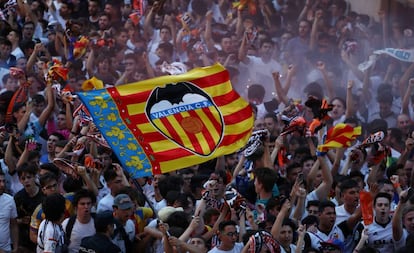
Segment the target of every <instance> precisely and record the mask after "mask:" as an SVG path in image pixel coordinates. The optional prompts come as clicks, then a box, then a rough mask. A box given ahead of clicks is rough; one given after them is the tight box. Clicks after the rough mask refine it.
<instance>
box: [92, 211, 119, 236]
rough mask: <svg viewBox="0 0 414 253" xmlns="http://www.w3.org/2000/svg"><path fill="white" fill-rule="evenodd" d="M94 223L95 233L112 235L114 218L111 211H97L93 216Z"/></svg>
mask: <svg viewBox="0 0 414 253" xmlns="http://www.w3.org/2000/svg"><path fill="white" fill-rule="evenodd" d="M94 224H95V230H96V233H101V234H108V235H109V236H112V235H113V233H114V224H115V219H114V216H113V214H112V212H111V211H103V212H100V213H97V214H96V216H95V218H94Z"/></svg>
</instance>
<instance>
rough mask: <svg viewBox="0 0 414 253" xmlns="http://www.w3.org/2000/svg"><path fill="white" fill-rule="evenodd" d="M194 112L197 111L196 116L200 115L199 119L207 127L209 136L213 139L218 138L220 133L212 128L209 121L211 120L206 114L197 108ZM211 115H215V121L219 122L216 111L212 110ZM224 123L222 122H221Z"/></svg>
mask: <svg viewBox="0 0 414 253" xmlns="http://www.w3.org/2000/svg"><path fill="white" fill-rule="evenodd" d="M195 112H196V113H197V115H198V117H200V119H201V121H202V122H203V123H204V125H205V126H206V127H207V129H209V130H210V131H209V132H210V134H211V136H212V137H213V139H214V140H218V139H220V135H219V133H218V131H217V130H216V129H215V128H214V125H213V123H212V122H211V120H210V119H209V118H208V116H207V115H206V114H205V113H204V112H203V110H201V109H199V110H195ZM212 113H213V115H214V116H215V117H214V118H215V119H216V120H217V122H220V117H219V116H218V115H217V113H215V112H212ZM223 124H224V122H223Z"/></svg>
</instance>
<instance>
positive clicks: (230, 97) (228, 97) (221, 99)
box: [213, 87, 240, 107]
mask: <svg viewBox="0 0 414 253" xmlns="http://www.w3.org/2000/svg"><path fill="white" fill-rule="evenodd" d="M217 88H218V89H220V87H217ZM239 98H240V95H239V94H237V93H236V92H235V91H233V90H232V91H230V92H227V93H226V94H223V95H220V96H215V97H213V100H214V103H215V104H216V105H217V106H218V107H221V106H224V105H227V104H230V103H232V102H233V101H235V100H237V99H239Z"/></svg>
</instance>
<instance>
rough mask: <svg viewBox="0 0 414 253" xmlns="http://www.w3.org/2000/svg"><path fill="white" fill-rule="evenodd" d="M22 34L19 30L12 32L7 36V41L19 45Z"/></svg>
mask: <svg viewBox="0 0 414 253" xmlns="http://www.w3.org/2000/svg"><path fill="white" fill-rule="evenodd" d="M21 37H22V34H21V33H20V32H19V31H18V30H14V29H13V30H11V31H10V32H9V34H7V39H8V40H9V41H10V42H11V43H12V44H14V43H19V41H20V39H21Z"/></svg>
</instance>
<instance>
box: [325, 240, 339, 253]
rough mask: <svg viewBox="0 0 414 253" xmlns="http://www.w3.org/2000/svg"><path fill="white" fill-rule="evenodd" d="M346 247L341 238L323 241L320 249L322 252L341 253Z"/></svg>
mask: <svg viewBox="0 0 414 253" xmlns="http://www.w3.org/2000/svg"><path fill="white" fill-rule="evenodd" d="M343 247H344V243H343V242H342V241H340V240H339V239H329V240H328V241H325V242H321V247H320V251H321V252H322V253H341V252H342V249H343Z"/></svg>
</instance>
